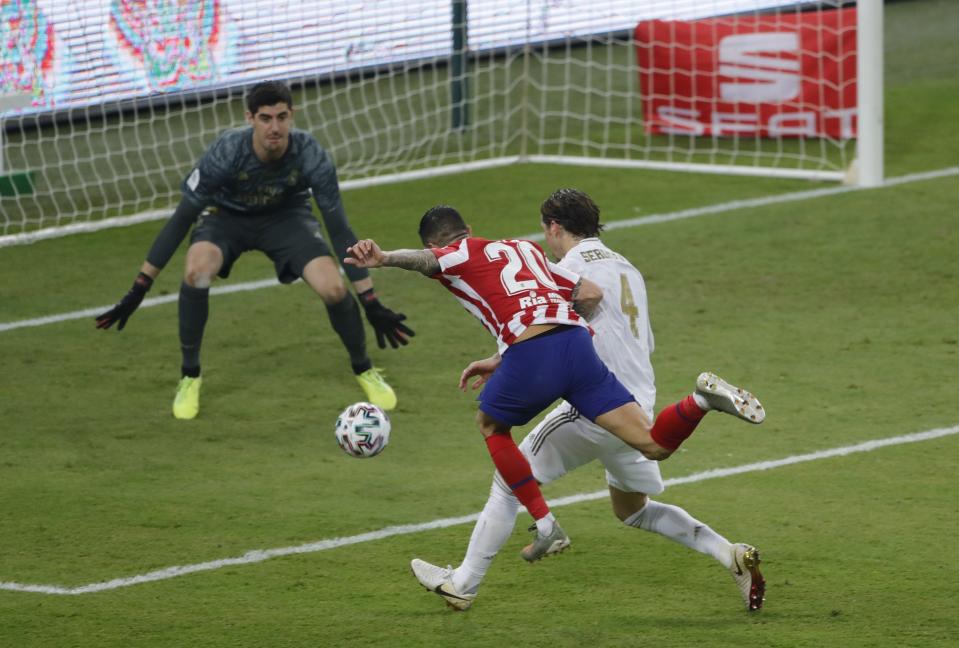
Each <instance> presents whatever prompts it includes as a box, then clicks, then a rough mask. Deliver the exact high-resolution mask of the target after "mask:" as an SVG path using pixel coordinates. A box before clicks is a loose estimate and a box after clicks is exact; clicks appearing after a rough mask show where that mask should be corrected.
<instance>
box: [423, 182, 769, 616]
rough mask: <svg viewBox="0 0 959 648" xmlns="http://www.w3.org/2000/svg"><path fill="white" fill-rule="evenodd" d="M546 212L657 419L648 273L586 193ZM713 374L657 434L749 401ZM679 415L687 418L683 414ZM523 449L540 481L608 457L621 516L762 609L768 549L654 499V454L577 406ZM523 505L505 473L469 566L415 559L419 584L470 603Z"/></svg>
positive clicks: (609, 359)
mask: <svg viewBox="0 0 959 648" xmlns="http://www.w3.org/2000/svg"><path fill="white" fill-rule="evenodd" d="M540 212H541V216H542V225H543V230H544V234H545V239H546V247H548V248H549V250H550V251H551V252H552V253H553V255H554V256H555V257H556V258H557V259H559V261H558V265H559V266H560V269H563V268H566V269H569V270H570V271H572V272H575V273H577V274H580V275H581V276H584V277H588V278H589V279H590V280H592V281H594V282H595V283H596V284H597V285H599V287H600V288H601V289H602V290H603V300H602V302H600V304H599V307H598V308H597V310H596V313H595V315H594V316H593V317H592V318H591V320H590V326H591V327H592V328H593V329H594V331H595V336H594V338H593V344H594V346H595V347H596V352H597V354H598V355H599V357H600V358H601V359H602V360H603V361H604V362H605V363H606V364H607V366H608V367H609V368H610V369H611V370H612V371H614V372H615V374H616V377H617V378H618V379H619V380H620V381H621V382H622V383H623V385H625V386H626V387H627V388H628V389H629V390H630V391H631V392H632V394H633V396H634V397H635V398H636V400H637V402H638V403H639V404H640V405H641V406H642V408H643V410H644V411H645V412H646V413H647V415H648V416H649V417H650V419H652V417H653V405H654V403H655V400H656V385H655V376H654V372H653V366H652V362H651V359H650V354H651V353H652V351H653V347H654V342H653V330H652V326H651V325H650V321H649V308H648V304H647V298H646V284H645V281H644V280H643V276H642V274H641V273H640V272H639V270H637V269H636V267H634V266H633V264H632V263H630V262H629V260H628V259H626V258H625V257H623V256H622V255H620V254H618V253H617V252H615V251H613V250H611V249H610V248H608V247H606V245H604V243H603V242H602V241H601V240H600V238H599V234H600V231H601V230H602V225H601V224H600V222H599V207H597V206H596V204H595V203H594V202H593V200H592V199H591V198H590V197H589V196H587V195H586V194H585V193H583V192H581V191H577V190H575V189H560V190H558V191H556V192H554V193H553V194H552V195H551V196H550V197H549V198H547V199H546V201H544V202H543V205H542V207H541V208H540ZM464 373H468V369H467V372H464ZM707 375H708V376H711V378H710V379H709V380H707V381H706V383H707V384H706V385H704V391H702V392H700V391H699V386H698V383H699V381H697V391H695V392H693V394H691V395H690V396H689V397H687V398H686V399H684V400H683V401H681V402H680V403H678V404H677V403H674V404H673V405H670V406H667V407H665V408H663V411H662V412H661V415H660V417H658V418H656V422H655V424H654V426H653V430H652V431H651V433H653V434H654V438H655V436H656V435H657V434H659V432H660V428H662V427H666V428H670V427H673V425H674V422H671V421H670V419H671V418H674V417H676V416H677V413H679V414H681V415H682V416H686V417H689V418H691V419H694V420H698V419H699V418H702V416H703V415H704V414H705V413H706V411H708V410H711V409H720V410H722V411H727V412H728V411H729V409H730V408H729V407H728V406H729V405H730V404H732V403H731V401H730V399H731V398H733V399H734V398H737V397H738V398H741V399H742V398H745V396H744V395H745V394H746V392H744V391H743V390H739V391H738V392H736V393H730V391H729V390H728V389H727V387H731V386H729V385H728V383H724V382H723V381H721V380H719V379H718V378H716V377H715V376H712V374H704V376H707ZM700 380H702V377H701V378H700ZM711 384H712V386H711ZM720 385H723V387H720ZM749 398H750V401H749V403H750V405H752V407H746V406H745V404H746V403H745V402H744V403H743V404H742V406H743V410H742V411H739V410H738V409H737V410H736V415H737V416H739V417H740V418H744V419H746V420H748V421H750V422H752V423H757V422H759V421H760V420H761V418H762V417H761V414H762V412H761V410H755V409H754V408H755V406H757V405H758V401H755V398H752V397H751V396H750V397H749ZM723 401H725V402H723ZM663 414H665V416H663ZM754 417H755V418H754ZM679 420H680V422H683V421H682V418H681V417H680V419H679ZM519 448H520V451H521V452H522V453H523V455H524V456H525V457H526V458H527V459H528V460H529V462H530V467H531V468H532V470H533V475H534V477H535V478H536V480H537V481H538V482H539V483H540V484H548V483H550V482H553V481H554V480H556V479H559V478H560V477H562V476H563V475H565V474H567V473H568V472H570V471H572V470H575V469H576V468H578V467H580V466H584V465H586V464H588V463H590V462H592V461H598V462H599V463H601V464H602V465H603V467H604V468H605V471H606V480H607V482H608V484H609V495H610V502H611V504H612V509H613V514H614V515H615V516H616V517H617V518H619V520H620V521H621V522H623V523H624V524H626V525H627V526H630V527H635V528H639V529H644V530H646V531H650V532H653V533H657V534H659V535H662V536H663V537H666V538H669V539H670V540H672V541H674V542H677V543H679V544H682V545H684V546H686V547H689V548H690V549H694V550H696V551H699V552H702V553H704V554H706V555H708V556H711V557H712V558H714V559H715V560H717V561H718V562H719V563H721V564H722V565H723V566H724V567H726V568H727V570H728V571H729V573H730V574H731V575H732V577H733V579H734V581H735V582H736V585H737V587H738V588H739V591H740V594H741V596H742V599H743V601H744V603H745V605H746V607H747V609H749V610H753V611H754V610H759V609H760V608H762V605H763V596H764V594H765V580H764V578H763V576H762V573H761V572H760V570H759V563H760V558H759V551H758V550H757V549H756V548H755V547H753V546H752V545H747V544H744V543H730V542H729V541H728V540H727V539H726V538H725V537H723V536H722V535H720V534H719V533H717V532H716V531H714V530H713V529H712V528H711V527H710V526H709V525H708V524H705V523H704V522H702V521H700V520H698V519H696V518H694V517H692V516H691V515H690V514H689V513H688V512H687V511H685V510H684V509H682V508H680V507H678V506H674V505H671V504H666V503H663V502H659V501H656V500H653V499H651V498H650V497H649V496H650V495H653V496H655V495H658V494H660V493H662V492H663V490H664V483H663V478H662V475H661V474H660V470H659V462H656V461H650V460H648V459H647V458H646V457H644V456H643V455H642V454H640V453H639V452H637V451H636V450H635V449H633V448H631V447H630V446H628V445H626V444H624V443H623V442H622V441H621V440H620V439H618V438H616V437H615V436H613V435H611V434H609V433H608V432H607V431H606V430H604V429H603V428H602V427H600V426H598V425H596V424H595V423H594V422H592V421H591V420H589V419H587V418H586V417H585V416H582V415H581V413H580V412H579V411H577V410H576V408H575V407H573V406H572V405H570V404H569V403H567V402H561V403H560V404H559V405H557V406H556V407H555V408H553V410H552V411H550V412H549V413H548V414H547V415H546V416H545V418H543V420H542V421H541V422H540V423H539V424H538V425H537V426H536V427H535V428H534V429H533V430H532V431H531V432H530V433H529V434H528V435H527V436H526V438H525V439H524V440H523V441H522V443H520V445H519ZM519 506H520V503H519V501H518V500H517V498H516V497H514V496H513V494H512V493H511V492H510V491H509V489H508V487H507V485H506V484H505V483H504V482H503V479H502V478H501V477H500V475H494V477H493V484H492V486H491V488H490V494H489V499H488V500H487V502H486V505H485V506H484V507H483V511H482V512H481V513H480V516H479V519H477V521H476V525H475V526H474V528H473V532H472V534H471V536H470V541H469V546H468V547H467V550H466V555H465V556H464V558H463V561H462V563H460V565H459V566H457V567H456V568H452V567H450V568H444V567H440V566H439V565H434V564H431V563H428V562H426V561H424V560H421V559H419V558H417V559H414V560H413V561H412V562H411V564H410V567H411V570H412V572H413V574H414V575H415V576H416V578H417V580H418V581H419V582H420V583H421V584H422V585H424V586H425V587H426V588H427V589H428V590H429V591H431V592H434V593H436V594H439V595H440V596H441V597H443V599H444V600H445V601H446V602H447V603H448V604H449V605H450V606H451V607H453V608H454V609H457V610H465V609H468V608H469V607H470V606H471V605H472V603H473V601H474V600H475V598H476V596H477V594H478V592H479V589H480V586H481V584H482V582H483V580H484V578H485V576H486V573H487V571H488V570H489V568H490V566H491V565H492V562H493V559H494V558H495V557H496V555H497V554H498V553H499V551H500V549H501V548H502V547H503V545H505V544H506V542H507V540H509V537H510V535H511V534H512V532H513V527H514V526H515V524H516V512H517V510H518V509H519Z"/></svg>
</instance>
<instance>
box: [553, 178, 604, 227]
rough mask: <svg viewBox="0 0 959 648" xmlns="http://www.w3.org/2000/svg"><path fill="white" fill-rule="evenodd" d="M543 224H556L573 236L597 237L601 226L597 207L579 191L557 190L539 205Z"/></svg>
mask: <svg viewBox="0 0 959 648" xmlns="http://www.w3.org/2000/svg"><path fill="white" fill-rule="evenodd" d="M539 213H540V215H541V216H542V217H543V222H544V223H546V224H547V225H549V224H550V223H551V222H554V221H555V222H557V223H559V224H560V225H562V226H563V229H565V230H566V231H567V232H569V233H570V234H572V235H573V236H578V237H581V238H587V237H593V236H599V233H600V232H601V231H603V225H602V224H601V223H600V222H599V207H597V206H596V203H594V202H593V199H592V198H590V197H589V196H588V195H586V194H585V193H583V192H582V191H580V190H579V189H557V190H556V191H554V192H553V193H552V194H550V196H549V198H547V199H546V200H544V201H543V204H542V205H540V208H539Z"/></svg>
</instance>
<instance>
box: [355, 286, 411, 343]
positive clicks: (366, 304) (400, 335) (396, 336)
mask: <svg viewBox="0 0 959 648" xmlns="http://www.w3.org/2000/svg"><path fill="white" fill-rule="evenodd" d="M359 297H360V303H361V304H363V310H365V311H366V319H368V320H369V321H370V325H371V326H372V327H373V330H374V331H375V332H376V343H377V344H378V345H379V347H380V348H381V349H385V348H386V342H387V341H389V343H390V346H391V347H393V348H394V349H395V348H397V346H399V345H400V344H402V345H404V346H406V345H407V344H409V340H408V339H407V338H411V337H413V336H414V335H416V333H414V332H413V329H411V328H410V327H408V326H407V325H406V324H403V323H402V322H403V320H405V319H406V315H404V314H403V313H394V312H393V311H391V310H390V309H389V308H387V307H386V306H384V305H383V304H381V303H380V300H379V299H377V298H376V294H375V293H374V292H373V289H372V288H370V289H369V290H367V291H366V292H363V293H360V295H359Z"/></svg>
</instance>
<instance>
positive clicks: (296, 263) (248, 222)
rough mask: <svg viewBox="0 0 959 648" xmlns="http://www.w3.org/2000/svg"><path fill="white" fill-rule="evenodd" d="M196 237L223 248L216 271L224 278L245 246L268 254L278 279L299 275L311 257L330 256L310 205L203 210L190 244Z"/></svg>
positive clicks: (281, 281)
mask: <svg viewBox="0 0 959 648" xmlns="http://www.w3.org/2000/svg"><path fill="white" fill-rule="evenodd" d="M198 241H207V242H209V243H213V244H214V245H216V246H217V247H218V248H220V251H221V252H223V266H222V267H221V268H220V272H219V273H217V274H218V275H219V276H220V277H222V278H224V279H226V278H227V277H229V276H230V270H231V269H232V268H233V263H234V262H235V261H236V260H237V259H238V258H239V257H240V255H241V254H243V253H244V252H246V251H248V250H259V251H261V252H263V253H265V254H266V255H267V256H268V257H270V260H271V261H273V266H274V268H276V278H277V279H279V280H280V283H291V282H293V281H295V280H296V279H298V278H300V277H301V276H302V275H303V268H305V267H306V264H307V263H309V262H310V261H312V260H313V259H315V258H317V257H322V256H331V254H330V248H329V246H328V245H327V244H326V241H324V240H323V235H322V233H321V232H320V223H319V221H317V220H316V217H315V216H313V211H312V210H311V209H310V207H309V206H304V207H296V208H292V209H283V210H280V211H273V212H270V213H268V214H264V215H262V216H260V215H253V216H251V215H247V214H236V213H232V212H228V211H224V210H222V209H218V210H216V211H212V210H211V211H209V212H204V213H203V215H201V216H200V218H199V219H198V220H197V224H196V226H195V227H194V228H193V234H192V235H191V236H190V243H191V244H193V243H196V242H198Z"/></svg>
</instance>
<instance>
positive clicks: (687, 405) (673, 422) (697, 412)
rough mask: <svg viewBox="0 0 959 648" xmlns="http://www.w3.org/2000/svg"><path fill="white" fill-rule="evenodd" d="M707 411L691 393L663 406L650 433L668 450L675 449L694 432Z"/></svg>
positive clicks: (654, 439)
mask: <svg viewBox="0 0 959 648" xmlns="http://www.w3.org/2000/svg"><path fill="white" fill-rule="evenodd" d="M707 411H708V410H705V411H704V410H701V409H700V408H699V405H697V404H696V401H695V400H694V399H693V397H692V395H689V396H687V397H686V398H684V399H683V400H681V401H679V402H678V403H674V404H672V405H670V406H669V407H665V408H663V410H662V411H660V413H659V416H657V417H656V422H655V423H653V429H651V430H650V431H649V435H650V436H651V437H653V441H655V442H656V443H658V444H659V445H661V446H662V447H664V448H666V449H667V450H675V449H676V448H678V447H679V446H680V445H682V443H683V441H685V440H686V439H687V438H688V437H689V435H690V434H692V433H693V430H695V429H696V426H697V425H699V422H700V421H701V420H702V419H703V417H704V416H706V412H707Z"/></svg>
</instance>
